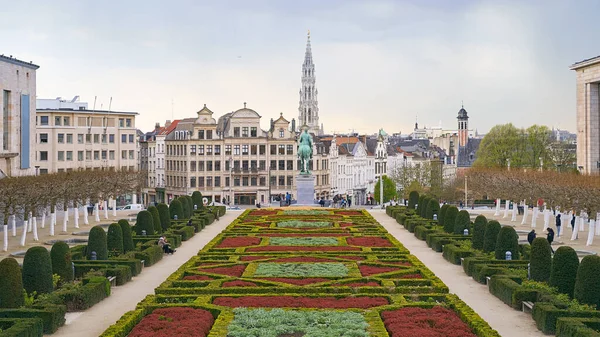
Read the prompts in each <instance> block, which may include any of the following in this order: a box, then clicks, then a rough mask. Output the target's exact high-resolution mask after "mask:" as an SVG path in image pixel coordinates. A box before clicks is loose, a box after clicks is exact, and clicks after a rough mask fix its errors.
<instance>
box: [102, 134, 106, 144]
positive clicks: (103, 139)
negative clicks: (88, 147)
mask: <svg viewBox="0 0 600 337" xmlns="http://www.w3.org/2000/svg"><path fill="white" fill-rule="evenodd" d="M101 139H102V144H106V133H103V134H102V137H101Z"/></svg>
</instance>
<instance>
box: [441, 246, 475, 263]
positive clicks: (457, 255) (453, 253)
mask: <svg viewBox="0 0 600 337" xmlns="http://www.w3.org/2000/svg"><path fill="white" fill-rule="evenodd" d="M473 254H475V252H473V250H470V249H463V248H460V247H459V246H457V245H453V244H446V245H444V247H443V253H442V256H443V257H444V259H446V260H447V261H449V262H451V263H453V264H456V265H460V263H461V259H463V258H466V257H469V256H473Z"/></svg>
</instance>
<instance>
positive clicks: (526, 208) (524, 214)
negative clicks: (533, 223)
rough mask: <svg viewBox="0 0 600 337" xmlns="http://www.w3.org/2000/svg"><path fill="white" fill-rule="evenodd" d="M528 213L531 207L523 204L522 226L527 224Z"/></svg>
mask: <svg viewBox="0 0 600 337" xmlns="http://www.w3.org/2000/svg"><path fill="white" fill-rule="evenodd" d="M527 213H529V207H528V206H527V203H526V202H523V220H522V221H521V225H524V224H526V223H527Z"/></svg>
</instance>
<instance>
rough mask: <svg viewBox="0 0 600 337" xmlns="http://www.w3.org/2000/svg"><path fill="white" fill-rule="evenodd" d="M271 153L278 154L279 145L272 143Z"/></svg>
mask: <svg viewBox="0 0 600 337" xmlns="http://www.w3.org/2000/svg"><path fill="white" fill-rule="evenodd" d="M271 154H272V155H276V154H277V145H271Z"/></svg>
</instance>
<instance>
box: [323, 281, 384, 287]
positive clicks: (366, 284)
mask: <svg viewBox="0 0 600 337" xmlns="http://www.w3.org/2000/svg"><path fill="white" fill-rule="evenodd" d="M332 286H334V287H353V288H358V287H380V286H381V285H380V284H379V283H378V282H375V281H369V282H353V283H344V284H342V283H336V284H333V285H332Z"/></svg>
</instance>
